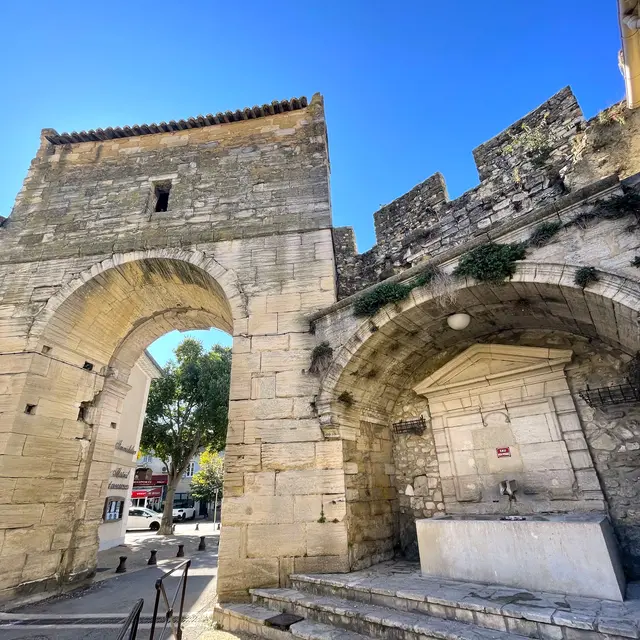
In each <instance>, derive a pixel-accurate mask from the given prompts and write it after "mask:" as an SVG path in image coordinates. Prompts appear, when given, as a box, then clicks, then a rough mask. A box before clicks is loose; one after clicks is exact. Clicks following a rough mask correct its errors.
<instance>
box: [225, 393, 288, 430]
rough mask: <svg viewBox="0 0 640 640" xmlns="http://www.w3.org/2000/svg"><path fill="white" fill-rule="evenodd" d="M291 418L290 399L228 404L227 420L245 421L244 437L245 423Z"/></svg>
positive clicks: (244, 401)
mask: <svg viewBox="0 0 640 640" xmlns="http://www.w3.org/2000/svg"><path fill="white" fill-rule="evenodd" d="M292 417H293V399H292V398H273V399H263V400H236V401H232V402H230V403H229V418H230V419H233V420H245V435H246V429H247V423H248V422H250V421H253V420H256V419H257V418H259V419H260V420H261V421H262V420H278V419H281V418H283V419H286V418H292Z"/></svg>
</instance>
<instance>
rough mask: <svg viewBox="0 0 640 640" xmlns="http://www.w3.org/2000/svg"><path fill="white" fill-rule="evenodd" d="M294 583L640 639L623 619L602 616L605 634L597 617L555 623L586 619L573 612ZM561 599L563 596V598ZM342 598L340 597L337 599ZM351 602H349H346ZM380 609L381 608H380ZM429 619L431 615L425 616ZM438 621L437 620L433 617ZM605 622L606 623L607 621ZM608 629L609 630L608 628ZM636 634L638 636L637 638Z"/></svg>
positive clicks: (307, 579)
mask: <svg viewBox="0 0 640 640" xmlns="http://www.w3.org/2000/svg"><path fill="white" fill-rule="evenodd" d="M291 581H292V582H294V583H295V582H303V583H305V584H314V585H320V586H326V587H331V588H336V589H340V590H343V591H355V592H358V593H362V594H375V595H380V596H386V597H391V598H398V599H400V600H410V601H412V602H426V603H427V604H436V605H442V606H445V607H452V608H454V609H463V610H466V611H475V612H480V613H489V614H492V615H499V616H503V617H505V618H512V619H514V620H528V621H530V622H537V623H541V624H550V625H553V626H556V627H561V628H562V627H566V628H568V629H580V630H587V631H596V630H597V631H598V632H599V633H611V631H610V630H609V629H610V628H611V627H610V623H611V621H615V622H618V623H624V624H626V625H629V626H630V627H632V628H633V631H629V632H628V635H625V634H623V633H622V632H621V631H618V632H617V633H618V635H622V636H623V637H628V638H638V637H640V625H638V626H635V627H634V626H633V623H631V622H630V620H629V618H620V617H616V616H611V615H609V616H602V619H603V622H602V626H603V630H602V631H600V629H599V627H600V624H601V619H600V616H599V615H598V614H596V615H592V614H588V615H587V616H584V617H585V618H588V620H584V619H583V621H582V622H579V621H576V622H577V623H576V624H570V622H571V621H565V620H562V621H556V620H555V619H554V618H555V617H556V614H557V615H558V616H559V617H562V615H563V613H568V614H570V615H571V614H574V615H576V616H577V617H579V618H582V617H583V613H582V612H572V611H566V610H564V609H560V608H555V609H552V608H551V607H534V606H531V605H527V604H524V603H523V604H519V603H514V602H508V603H505V604H503V605H501V606H499V607H498V606H495V605H493V604H490V603H491V601H489V600H486V599H484V598H480V597H478V598H477V600H478V601H479V602H469V601H464V600H451V599H448V598H443V597H439V596H430V595H425V597H424V598H417V597H416V598H414V597H411V594H410V592H405V591H391V590H389V589H384V588H381V587H364V586H361V585H353V584H345V583H344V582H340V581H338V580H335V581H332V580H324V579H321V578H315V577H311V576H306V575H300V574H298V575H292V576H291ZM560 595H561V594H560ZM336 597H339V596H336ZM345 599H348V598H345ZM356 602H358V601H357V600H356ZM378 606H379V605H378ZM426 615H428V614H426ZM434 617H435V616H434ZM605 619H606V622H605V621H604V620H605ZM605 627H606V628H605ZM634 632H635V633H636V634H638V635H635V634H634Z"/></svg>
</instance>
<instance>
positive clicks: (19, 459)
mask: <svg viewBox="0 0 640 640" xmlns="http://www.w3.org/2000/svg"><path fill="white" fill-rule="evenodd" d="M52 462H53V461H52V459H51V458H43V457H35V456H24V457H23V456H3V457H2V465H1V466H0V477H4V478H42V477H46V476H47V475H48V473H49V472H50V470H51V465H52Z"/></svg>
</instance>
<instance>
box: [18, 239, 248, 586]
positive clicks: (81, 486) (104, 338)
mask: <svg viewBox="0 0 640 640" xmlns="http://www.w3.org/2000/svg"><path fill="white" fill-rule="evenodd" d="M198 258H199V259H198ZM210 271H214V272H215V273H216V274H217V275H218V277H220V279H221V280H222V282H224V287H226V288H227V290H230V291H231V295H232V296H233V297H234V309H232V306H231V302H230V298H229V297H227V295H226V293H225V289H224V288H223V286H222V285H221V284H219V281H218V280H217V279H215V278H214V277H213V276H212V275H211V273H210ZM234 286H235V289H234ZM234 312H235V314H236V315H235V316H234ZM242 320H244V321H245V325H246V306H245V305H244V304H242V298H241V292H240V290H239V287H238V284H237V282H236V281H235V280H234V279H233V277H232V276H231V275H230V274H229V273H228V272H227V271H226V270H224V269H222V267H220V266H219V265H218V264H217V263H216V262H215V261H214V260H212V259H206V257H205V256H204V255H202V254H200V255H198V254H194V253H188V252H178V251H161V252H153V251H148V252H144V253H142V252H140V253H132V254H128V255H123V256H118V255H116V256H114V257H113V258H112V259H110V260H107V261H102V262H101V263H99V264H97V265H94V266H93V267H92V268H90V269H88V270H86V271H84V272H82V273H81V274H80V276H79V277H78V278H76V279H74V280H73V281H72V282H71V283H69V284H68V285H67V286H66V287H65V288H64V290H63V291H61V292H60V293H59V294H58V295H57V296H54V298H52V299H51V301H50V303H49V304H48V305H47V306H46V307H45V309H44V311H43V312H42V314H41V315H40V316H39V317H38V319H37V320H36V323H34V326H33V328H32V334H33V335H31V336H30V342H31V344H32V346H33V348H34V350H33V352H32V366H31V367H30V370H29V371H28V372H27V373H26V376H25V380H24V384H23V389H22V394H21V400H20V401H19V404H18V412H17V413H18V415H17V420H16V423H15V425H14V426H15V428H16V435H15V436H14V440H17V439H20V438H21V436H19V435H18V434H19V433H21V432H24V431H25V428H26V429H27V430H28V431H29V432H30V433H32V434H33V435H32V436H27V437H26V441H25V446H26V447H27V451H26V452H25V450H24V449H23V451H22V453H23V457H24V461H23V464H25V465H28V466H29V467H31V470H30V475H29V482H30V483H31V484H32V485H34V487H35V488H34V491H33V492H32V493H31V496H29V497H30V499H32V500H33V501H34V502H33V503H32V504H38V505H40V504H42V505H43V514H42V517H41V524H42V526H41V527H40V533H39V535H40V536H42V537H43V539H44V538H46V539H47V540H50V541H52V540H57V541H58V543H57V544H59V545H62V544H63V543H64V544H65V548H64V550H62V549H61V550H58V549H51V548H50V549H48V550H47V551H46V552H42V553H40V554H37V553H35V554H32V555H34V556H35V557H36V558H37V559H38V560H39V561H40V563H41V564H42V566H43V567H44V570H45V571H51V572H53V573H57V574H59V575H61V576H64V577H66V578H71V579H73V578H78V577H81V576H83V575H86V574H88V573H90V572H91V571H92V570H93V568H94V567H95V554H96V551H97V544H98V527H99V525H100V523H101V519H102V513H103V508H104V499H105V497H106V496H107V494H108V485H109V476H110V473H111V468H112V463H113V459H114V455H115V453H114V450H115V449H117V447H116V443H117V442H118V440H119V439H121V436H120V435H119V434H120V431H119V428H118V426H119V423H120V417H121V415H120V414H121V410H122V406H123V401H124V398H125V396H126V394H127V392H128V390H129V389H130V387H129V385H128V378H129V373H130V371H131V369H132V367H133V366H134V364H135V363H136V362H137V360H138V359H139V358H140V356H141V355H142V353H143V351H144V349H145V348H146V347H147V346H148V345H149V344H150V343H151V342H153V341H154V340H156V339H157V338H158V337H160V336H162V335H164V334H165V333H167V332H168V331H170V330H173V329H179V330H188V329H204V328H210V327H212V326H213V327H216V328H219V329H222V330H225V331H227V332H229V333H233V331H234V325H237V324H238V322H240V323H241V322H242ZM45 363H46V364H45ZM234 375H235V372H234ZM21 404H24V405H25V406H27V405H31V406H33V409H32V410H31V412H30V413H25V412H23V413H22V414H20V413H19V407H20V405H21ZM126 444H127V445H128V446H132V447H133V448H136V449H137V447H138V443H137V442H131V443H126ZM34 452H35V453H39V455H35V453H34ZM30 453H31V455H29V454H30ZM116 453H117V452H116ZM47 458H48V459H49V462H48V463H47V462H46V459H47ZM51 460H53V461H51ZM53 478H56V480H54V479H53ZM46 480H48V482H46ZM56 511H57V512H58V513H57V514H56ZM61 516H62V517H61ZM24 524H25V525H26V526H25V527H24V530H25V531H29V530H30V529H29V526H28V525H29V522H28V519H27V520H26V521H25V522H24ZM19 532H20V529H19V528H17V529H15V530H12V535H13V536H17V535H20V533H19ZM45 534H46V535H45ZM62 551H64V552H63V553H62ZM32 561H34V560H32ZM56 561H57V562H58V563H59V564H58V566H56V564H55V563H56ZM27 562H29V558H28V559H27Z"/></svg>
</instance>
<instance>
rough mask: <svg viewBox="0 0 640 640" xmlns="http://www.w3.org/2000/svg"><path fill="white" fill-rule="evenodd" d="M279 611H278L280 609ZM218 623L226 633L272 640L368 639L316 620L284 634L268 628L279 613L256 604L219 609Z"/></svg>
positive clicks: (292, 626)
mask: <svg viewBox="0 0 640 640" xmlns="http://www.w3.org/2000/svg"><path fill="white" fill-rule="evenodd" d="M278 611H279V610H278ZM216 614H217V617H218V619H219V621H221V622H222V625H223V627H224V628H225V629H226V630H227V631H243V632H245V633H252V634H253V635H256V636H258V637H259V638H268V639H269V640H292V639H293V638H300V639H301V640H367V637H366V636H362V635H360V634H359V633H353V632H352V631H347V630H345V629H336V628H335V627H332V626H330V625H327V624H322V623H320V622H314V621H313V620H301V621H300V622H296V623H295V624H293V625H291V627H290V630H289V631H281V630H279V629H274V628H272V627H268V626H266V625H265V620H268V619H269V618H271V617H273V616H274V615H275V614H276V611H274V610H273V609H266V608H264V607H261V606H258V605H256V604H228V605H224V606H222V607H218V608H217V610H216Z"/></svg>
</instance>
